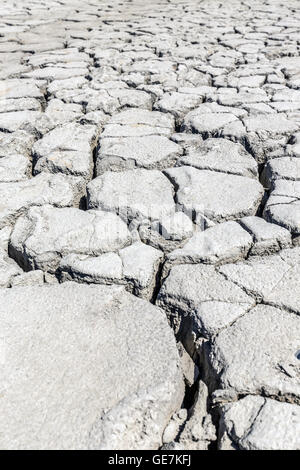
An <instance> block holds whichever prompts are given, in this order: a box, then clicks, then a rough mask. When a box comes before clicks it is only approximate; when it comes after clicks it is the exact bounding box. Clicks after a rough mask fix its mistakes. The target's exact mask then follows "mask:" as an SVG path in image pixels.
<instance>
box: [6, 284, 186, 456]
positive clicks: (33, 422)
mask: <svg viewBox="0 0 300 470" xmlns="http://www.w3.org/2000/svg"><path fill="white" fill-rule="evenodd" d="M0 299H1V301H0V324H1V365H0V367H1V377H2V381H1V382H2V388H3V389H2V392H1V402H0V410H1V416H2V420H1V421H2V422H1V430H2V432H1V437H0V447H1V448H2V449H65V450H67V449H69V450H70V449H118V450H120V449H156V448H158V447H159V446H160V445H161V444H162V441H161V439H162V433H163V430H164V428H165V427H166V425H167V423H168V421H169V419H170V417H171V415H172V413H173V412H175V411H176V410H177V409H178V408H179V407H180V405H181V400H182V398H183V380H182V376H181V372H180V369H179V358H178V354H177V350H176V346H175V341H174V337H173V333H172V331H171V329H170V327H169V326H168V324H167V321H166V318H165V316H164V313H163V312H162V311H161V310H160V309H158V308H156V307H154V306H153V305H151V304H150V303H147V302H145V301H142V300H140V299H137V298H135V297H133V296H132V295H130V294H128V293H126V292H125V291H124V290H123V288H121V287H105V286H84V285H78V284H75V283H65V284H63V285H57V286H47V287H41V286H36V287H33V286H30V287H16V288H14V289H13V290H12V289H2V290H1V292H0ZM29 346H30V347H29Z"/></svg>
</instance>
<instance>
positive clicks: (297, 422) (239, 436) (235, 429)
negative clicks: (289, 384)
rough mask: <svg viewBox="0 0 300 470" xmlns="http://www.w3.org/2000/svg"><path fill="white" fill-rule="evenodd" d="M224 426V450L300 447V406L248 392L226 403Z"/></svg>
mask: <svg viewBox="0 0 300 470" xmlns="http://www.w3.org/2000/svg"><path fill="white" fill-rule="evenodd" d="M220 428H221V439H220V446H219V448H220V449H221V450H228V449H229V450H233V449H235V448H238V449H240V450H297V449H299V447H300V439H299V432H300V408H299V406H297V405H292V404H290V403H280V402H278V401H275V400H270V399H269V398H263V397H259V396H250V395H248V396H246V397H245V398H242V399H241V400H239V401H237V402H235V403H230V404H228V405H225V406H223V407H222V417H221V423H220Z"/></svg>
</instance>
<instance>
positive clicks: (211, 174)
mask: <svg viewBox="0 0 300 470" xmlns="http://www.w3.org/2000/svg"><path fill="white" fill-rule="evenodd" d="M164 173H165V174H166V175H167V176H168V177H169V178H170V180H171V181H172V183H173V184H174V187H175V190H176V199H177V202H178V203H179V204H180V205H181V206H182V207H183V208H184V210H185V211H187V212H194V213H195V214H196V216H197V215H204V216H205V217H207V218H208V219H210V220H213V221H217V222H221V221H225V220H230V219H236V218H240V217H243V216H246V215H255V214H256V211H257V209H258V206H259V204H260V202H261V199H262V196H263V193H264V191H263V187H262V186H261V184H260V183H259V182H258V181H257V180H255V179H253V178H246V177H243V176H237V175H230V174H224V173H219V172H215V171H207V170H198V169H196V168H193V167H190V166H183V167H180V168H168V169H167V170H165V171H164Z"/></svg>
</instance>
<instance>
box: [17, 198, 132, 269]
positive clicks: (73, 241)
mask: <svg viewBox="0 0 300 470" xmlns="http://www.w3.org/2000/svg"><path fill="white" fill-rule="evenodd" d="M130 242H131V235H130V233H129V230H128V229H127V226H126V224H125V223H124V222H123V221H122V220H121V219H120V218H119V217H118V216H117V215H115V214H111V213H109V212H102V211H81V210H79V209H75V208H56V207H52V206H49V205H45V206H43V207H33V208H31V209H30V210H29V211H28V213H27V214H26V215H25V216H23V217H20V218H19V219H18V221H17V223H16V224H15V226H14V229H13V231H12V234H11V237H10V247H9V248H10V254H11V255H12V256H13V257H14V258H15V259H16V260H18V262H19V263H20V265H22V266H24V267H25V269H27V270H28V269H42V270H45V271H49V272H51V273H54V272H55V271H56V269H57V268H58V265H59V263H60V260H61V258H62V257H63V256H66V255H68V254H72V253H73V254H79V255H90V256H97V255H100V254H102V253H106V252H110V251H115V250H117V249H120V248H123V247H125V246H126V245H128V244H129V243H130Z"/></svg>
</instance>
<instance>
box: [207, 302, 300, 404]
mask: <svg viewBox="0 0 300 470" xmlns="http://www.w3.org/2000/svg"><path fill="white" fill-rule="evenodd" d="M299 326H300V318H299V316H297V315H295V313H290V312H288V311H286V310H281V309H278V308H275V307H271V306H269V305H257V306H256V307H255V308H254V309H252V310H251V311H249V312H248V313H247V314H246V315H244V316H242V317H241V318H239V319H238V320H237V321H236V322H235V323H234V324H233V325H232V326H229V327H228V328H226V329H224V330H223V331H221V332H220V333H219V335H218V336H217V338H216V339H215V341H214V342H213V343H212V345H211V346H208V347H207V350H206V354H207V362H208V364H209V366H208V367H209V372H208V375H209V379H208V380H211V381H212V383H214V386H215V387H217V388H220V389H223V390H230V391H231V393H232V394H233V396H236V397H237V395H240V394H243V395H245V394H252V395H260V394H264V396H267V397H277V396H278V397H282V399H283V400H285V401H289V402H292V403H298V404H299V402H300V384H299V359H298V358H297V351H298V349H299V335H298V331H299Z"/></svg>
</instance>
